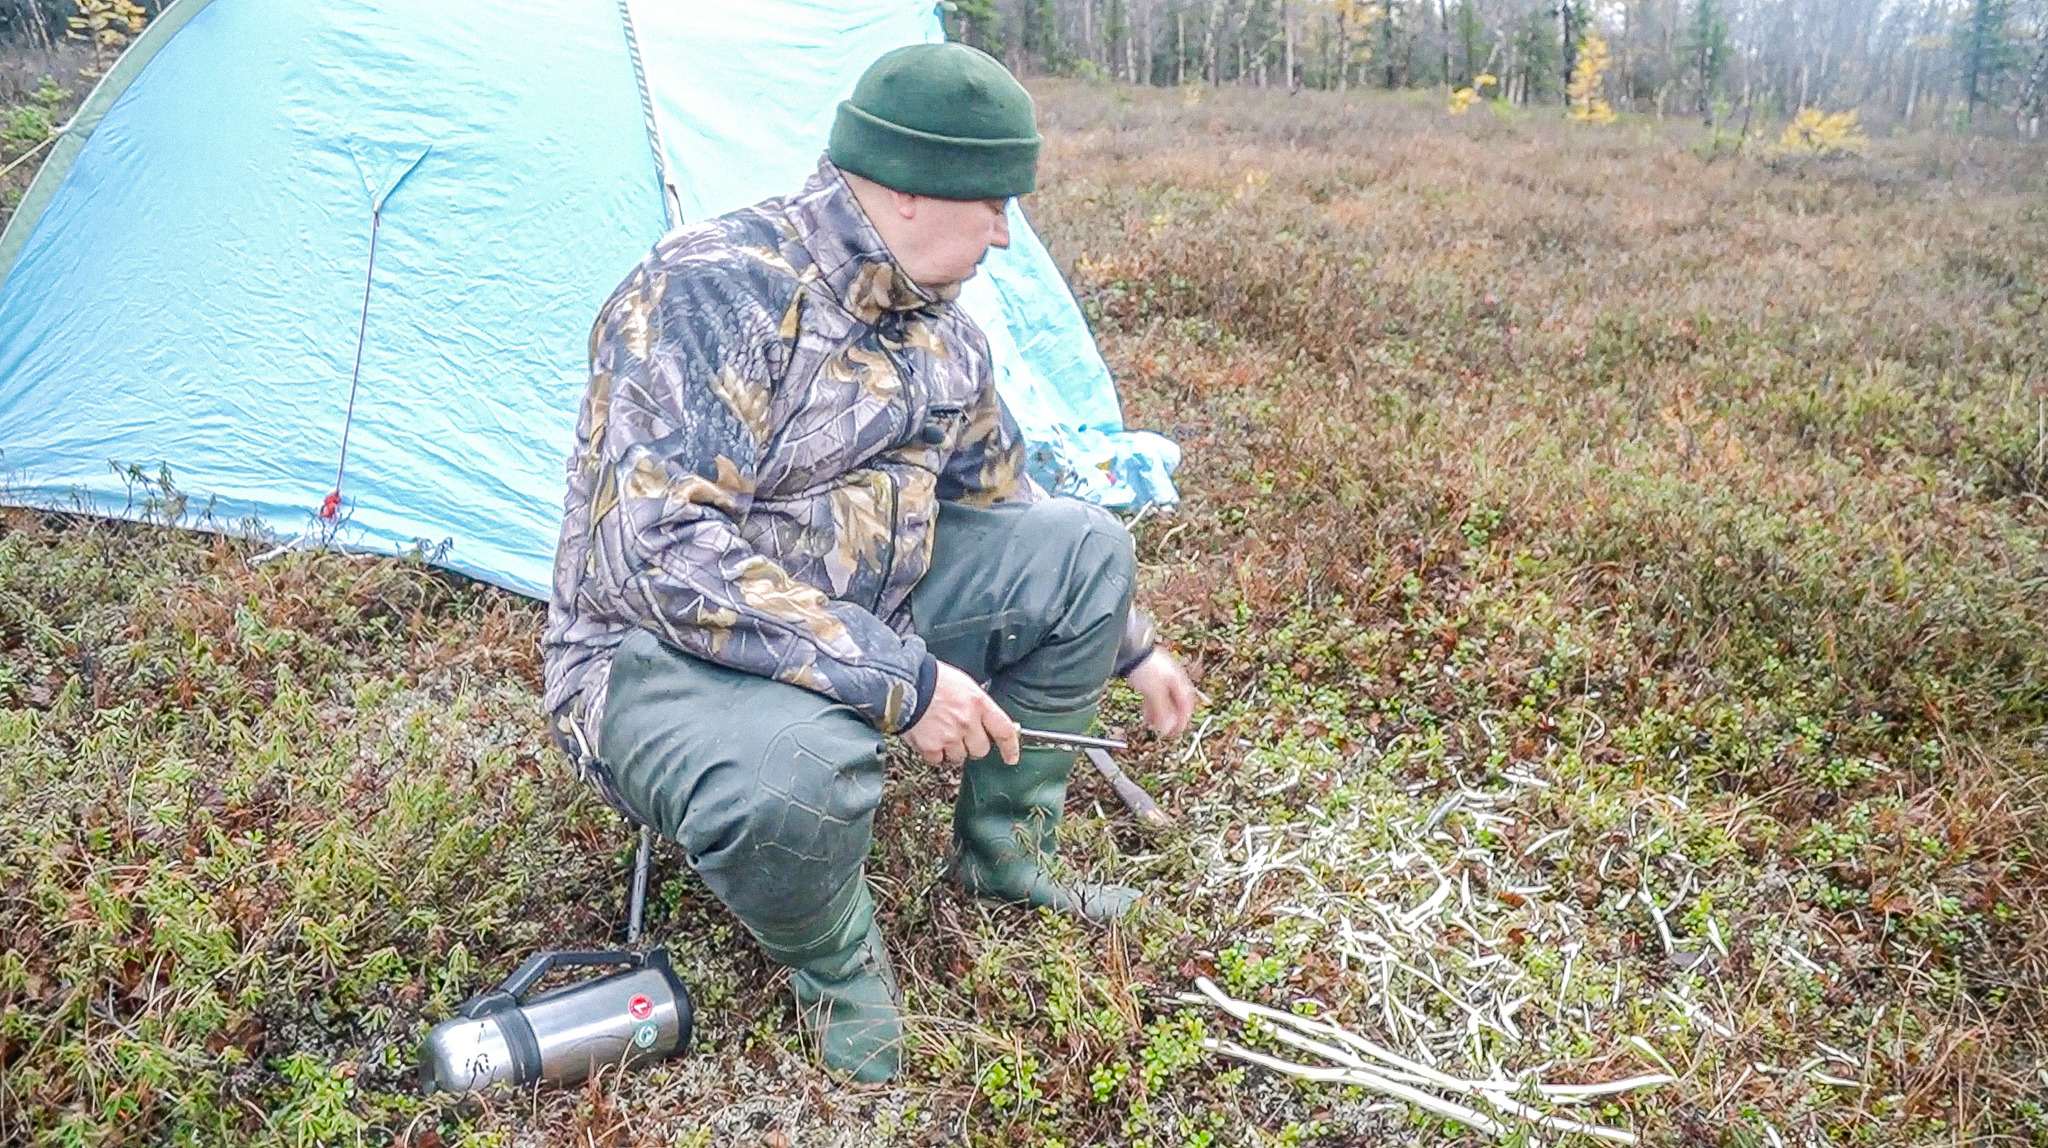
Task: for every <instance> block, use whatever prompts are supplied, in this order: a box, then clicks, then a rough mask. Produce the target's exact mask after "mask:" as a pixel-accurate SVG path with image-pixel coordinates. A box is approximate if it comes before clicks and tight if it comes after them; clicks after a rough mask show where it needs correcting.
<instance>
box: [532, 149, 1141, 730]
mask: <svg viewBox="0 0 2048 1148" xmlns="http://www.w3.org/2000/svg"><path fill="white" fill-rule="evenodd" d="M590 339H591V341H590V389H589V391H588V393H587V394H586V396H585V398H584V402H583V411H582V415H581V417H580V419H579V420H578V423H577V428H576V448H575V453H574V454H573V455H572V456H571V458H570V460H569V491H568V497H567V499H566V507H565V509H566V513H565V515H564V518H563V522H562V535H561V541H560V546H559V549H558V551H557V553H556V559H555V584H554V597H553V601H552V603H551V605H550V608H549V612H548V627H547V633H546V636H545V638H544V641H543V645H544V648H545V656H546V665H547V671H546V672H547V696H546V705H547V708H548V712H549V713H550V714H552V715H555V720H556V723H557V725H558V726H559V727H560V728H558V729H557V731H556V732H557V734H558V736H559V737H560V739H561V740H562V741H563V742H564V744H565V745H571V746H573V745H575V744H576V740H577V735H579V734H580V735H581V741H582V744H583V745H585V746H595V745H596V741H597V738H596V731H597V729H598V726H599V723H600V721H601V717H602V715H601V713H600V712H599V711H600V710H601V708H602V706H603V703H604V696H605V689H606V686H607V684H608V682H609V675H610V669H611V657H612V652H613V650H614V649H615V647H616V646H617V644H618V643H619V642H620V641H621V640H622V639H623V638H624V637H625V635H626V634H627V633H629V632H630V631H631V630H632V629H633V628H635V627H640V628H645V629H648V630H651V631H653V632H654V633H655V634H656V635H658V636H660V637H661V638H663V639H664V640H666V641H667V642H669V643H670V644H671V645H673V646H675V647H676V648H678V649H681V650H683V651H686V652H688V653H691V654H695V655H696V656H698V657H702V658H706V659H708V660H711V661H715V662H718V663H720V664H723V665H727V666H731V667H734V668H736V669H741V670H745V671H748V672H751V673H756V674H761V675H764V676H767V677H772V678H774V679H776V680H777V681H783V682H788V683H791V684H793V685H799V686H803V687H806V688H808V689H812V690H816V691H818V692H819V693H822V694H825V695H827V696H829V697H831V698H834V699H835V700H838V701H840V702H843V703H845V704H846V705H848V706H851V707H853V708H854V709H855V710H856V711H858V712H859V713H861V714H862V715H863V716H865V717H866V718H867V719H868V720H869V721H870V722H873V723H874V724H875V725H876V726H877V727H878V728H880V729H882V730H884V731H887V732H896V731H899V730H902V729H904V728H906V727H907V726H909V725H910V724H912V723H914V722H915V721H916V719H917V717H918V716H920V715H921V714H922V713H923V710H924V706H925V703H926V702H927V701H928V700H929V695H930V692H931V689H932V686H933V684H934V681H935V677H936V673H937V663H936V662H935V661H933V659H932V657H931V655H930V654H928V653H927V652H926V650H925V646H924V642H923V640H922V639H920V638H919V637H918V636H917V635H916V633H915V632H914V630H913V629H912V626H911V621H910V617H909V610H908V601H909V597H910V591H911V589H912V588H913V587H914V586H916V585H917V582H918V579H919V578H921V577H923V575H924V572H925V570H926V568H927V566H928V564H929V561H930V556H931V544H932V524H933V522H934V521H935V520H936V518H937V514H938V503H939V501H940V500H942V499H944V500H956V501H961V502H967V503H973V504H976V505H989V504H992V503H996V502H1002V501H1031V500H1036V499H1039V498H1043V497H1045V495H1044V493H1043V492H1042V491H1041V490H1040V489H1039V488H1038V486H1037V485H1036V484H1035V483H1033V482H1032V481H1031V479H1030V478H1029V477H1028V476H1027V475H1025V474H1024V472H1023V458H1024V452H1023V444H1022V440H1021V437H1020V435H1019V433H1018V430H1017V426H1016V424H1015V422H1013V421H1012V420H1011V418H1010V415H1009V412H1008V411H1007V410H1005V409H1004V407H1003V404H1002V400H1001V399H1000V398H999V397H998V396H997V394H996V390H995V384H994V376H993V372H992V369H991V366H990V363H989V353H988V345H987V342H986V340H985V338H984V337H983V335H982V333H981V330H980V329H979V328H978V327H976V326H975V325H974V322H973V320H972V319H970V318H968V316H967V315H966V314H965V313H964V312H962V311H960V310H959V309H958V308H956V307H954V306H952V305H951V302H950V299H948V298H945V297H942V296H940V295H939V294H935V293H933V292H932V291H929V290H927V289H924V288H922V287H919V286H918V285H917V284H915V283H913V282H911V280H910V279H909V277H908V276H906V275H905V274H904V273H903V271H902V270H901V269H900V268H899V267H898V266H897V264H896V263H895V262H894V260H892V259H891V258H890V256H889V254H888V251H887V249H886V248H885V247H884V246H883V244H882V240H881V237H880V236H879V235H878V234H876V232H875V230H874V228H873V226H872V225H871V224H870V223H869V222H868V220H867V217H866V216H865V215H864V214H863V213H862V211H861V209H860V206H859V204H858V202H857V201H856V200H855V199H854V197H853V193H852V190H851V189H850V188H848V186H847V185H846V182H845V180H844V179H842V178H841V177H840V175H839V173H838V171H837V169H835V168H834V167H833V166H832V165H831V163H830V162H829V161H824V162H821V163H820V165H819V168H818V171H817V173H816V174H815V175H814V176H812V177H811V179H810V180H809V182H807V183H806V184H805V185H804V187H803V189H802V190H801V191H799V192H797V193H796V194H795V195H792V196H788V197H785V198H781V199H771V200H766V201H764V202H762V203H759V204H756V205H754V206H752V207H748V208H743V209H741V210H739V211H735V212H732V213H731V214H728V215H724V216H720V217H718V218H716V219H711V220H706V221H704V222H703V223H700V224H696V225H694V226H690V227H685V228H683V229H681V230H678V231H676V232H674V233H672V234H670V235H668V236H667V237H665V238H664V239H663V240H662V241H661V242H660V243H659V244H657V245H656V247H655V249H654V251H653V252H652V253H651V254H649V255H648V256H647V257H646V258H645V259H642V260H641V261H640V263H639V265H638V266H636V267H635V268H634V269H633V271H632V272H631V273H630V274H629V275H628V276H627V277H626V279H625V281H624V282H623V283H622V284H620V286H619V288H618V290H617V291H616V292H615V293H614V294H613V295H612V297H611V299H610V300H609V301H608V302H607V303H606V304H605V306H604V308H603V309H602V310H601V311H600V312H599V314H598V319H597V323H596V326H595V327H594V328H593V330H592V331H591V337H590ZM1132 614H1133V619H1134V621H1133V624H1132V625H1131V626H1128V627H1127V636H1126V651H1125V654H1124V656H1122V657H1121V658H1120V665H1123V666H1124V667H1125V668H1128V666H1129V665H1130V664H1134V662H1135V661H1136V660H1138V659H1140V658H1142V655H1143V651H1144V650H1147V649H1149V648H1150V628H1149V623H1145V622H1144V621H1143V617H1142V615H1140V614H1138V612H1137V611H1136V610H1133V611H1132ZM1140 644H1141V645H1140ZM1134 646H1136V647H1138V652H1137V654H1136V655H1135V656H1133V655H1132V654H1131V652H1130V651H1131V649H1132V648H1133V647H1134Z"/></svg>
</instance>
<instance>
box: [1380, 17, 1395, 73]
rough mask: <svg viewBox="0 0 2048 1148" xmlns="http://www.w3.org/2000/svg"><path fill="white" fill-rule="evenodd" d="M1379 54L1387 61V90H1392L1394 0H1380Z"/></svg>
mask: <svg viewBox="0 0 2048 1148" xmlns="http://www.w3.org/2000/svg"><path fill="white" fill-rule="evenodd" d="M1380 55H1381V56H1384V57H1385V58H1386V61H1387V90H1388V91H1390V92H1391V91H1393V90H1394V0H1380Z"/></svg>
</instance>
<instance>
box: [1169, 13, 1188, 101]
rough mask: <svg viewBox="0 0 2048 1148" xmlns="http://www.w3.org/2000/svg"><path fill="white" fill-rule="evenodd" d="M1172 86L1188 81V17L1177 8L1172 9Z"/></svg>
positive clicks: (1178, 85)
mask: <svg viewBox="0 0 2048 1148" xmlns="http://www.w3.org/2000/svg"><path fill="white" fill-rule="evenodd" d="M1173 42H1174V50H1173V86H1174V87H1176V88H1177V87H1180V86H1181V85H1182V84H1185V83H1187V82H1188V18H1187V13H1185V12H1183V11H1181V10H1180V9H1178V8H1175V9H1174V10H1173Z"/></svg>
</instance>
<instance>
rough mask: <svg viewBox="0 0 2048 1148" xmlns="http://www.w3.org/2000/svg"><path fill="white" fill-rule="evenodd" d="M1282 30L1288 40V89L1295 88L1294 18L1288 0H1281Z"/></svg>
mask: <svg viewBox="0 0 2048 1148" xmlns="http://www.w3.org/2000/svg"><path fill="white" fill-rule="evenodd" d="M1280 32H1281V36H1282V37H1283V38H1284V39H1285V40H1286V42H1287V43H1286V53H1287V62H1286V63H1287V90H1288V91H1290V92H1291V91H1293V90H1294V18H1293V17H1292V16H1291V15H1289V14H1288V9H1287V0H1280Z"/></svg>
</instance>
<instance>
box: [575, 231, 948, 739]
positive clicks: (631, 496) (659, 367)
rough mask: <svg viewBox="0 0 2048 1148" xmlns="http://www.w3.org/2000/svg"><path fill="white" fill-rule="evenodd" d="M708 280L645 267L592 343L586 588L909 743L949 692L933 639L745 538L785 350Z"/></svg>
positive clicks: (654, 626)
mask: <svg viewBox="0 0 2048 1148" xmlns="http://www.w3.org/2000/svg"><path fill="white" fill-rule="evenodd" d="M708 278H709V277H706V278H699V277H691V276H663V275H661V274H659V273H658V272H650V271H649V270H647V269H645V268H643V269H642V271H641V272H640V273H639V275H638V276H637V277H636V279H635V280H634V281H633V282H632V283H631V284H629V285H628V287H627V288H626V289H623V290H621V291H620V293H619V294H618V295H616V296H614V298H613V300H612V302H611V304H610V305H608V306H607V308H606V309H605V312H604V313H603V314H602V315H600V316H599V318H598V325H597V329H596V330H595V331H593V332H592V334H591V389H590V398H589V399H588V400H587V401H588V402H589V404H590V408H589V409H588V410H587V411H586V413H585V419H586V423H587V425H588V428H589V434H588V444H587V447H586V449H587V450H588V452H589V454H588V456H587V457H588V458H589V464H590V465H594V466H596V467H597V468H599V469H598V473H597V474H596V475H595V481H594V482H593V483H592V494H591V501H592V505H591V507H590V522H591V540H590V541H591V545H590V563H591V569H590V574H591V577H589V578H586V579H585V583H586V585H589V586H591V587H592V592H594V593H598V594H606V595H610V596H612V598H613V601H611V602H609V603H606V605H607V606H609V607H610V612H612V613H614V614H615V615H616V616H620V617H623V618H625V619H626V620H628V621H630V622H632V623H633V624H635V625H638V626H641V627H643V628H645V629H648V630H651V631H653V632H654V633H655V634H657V635H658V636H660V637H661V638H663V639H664V640H666V641H667V642H669V643H670V644H671V645H673V646H675V647H676V648H678V649H681V650H684V651H686V652H688V653H691V654H695V655H696V656H698V657H701V658H705V659H707V660H709V661H713V662H717V663H719V664H721V665H726V666H730V667H732V668H734V669H737V670H743V671H746V672H748V673H753V674H760V675H762V676H764V677H770V678H773V679H775V680H776V681H781V682H787V683H789V684H791V685H797V686H802V687H804V688H806V689H810V690H815V691H817V692H818V693H821V694H824V695H826V696H827V697H830V698H833V699H834V700H836V701H839V702H843V703H844V704H846V705H848V706H851V707H852V708H854V709H855V710H857V711H859V712H860V713H861V714H862V716H864V717H866V718H867V719H868V720H869V721H870V722H872V723H873V724H874V725H875V726H876V727H877V728H880V729H882V730H884V731H887V732H895V731H897V730H900V729H902V728H904V727H905V726H907V725H908V724H910V723H911V721H913V720H914V719H915V717H916V716H917V715H919V714H920V713H921V712H922V710H923V708H924V702H925V700H926V698H925V696H924V695H926V694H928V693H929V691H930V688H931V684H932V682H933V681H934V677H935V673H936V668H937V667H936V664H935V663H934V662H933V661H932V658H931V655H929V654H928V653H926V651H925V648H924V643H923V641H922V640H921V639H919V638H917V637H916V636H914V635H912V636H900V635H898V634H897V633H896V632H895V631H894V630H892V629H890V628H889V627H888V626H887V625H886V624H884V623H883V622H882V621H881V620H880V619H879V618H876V617H875V616H874V615H873V614H872V613H870V612H868V611H867V610H864V609H862V608H860V607H859V606H856V605H853V604H851V603H848V602H840V601H835V600H833V599H831V598H829V597H827V596H826V595H825V593H824V592H823V591H821V590H819V589H818V588H816V587H814V586H811V585H809V584H808V583H805V582H802V581H799V580H798V579H796V578H793V577H791V576H790V574H789V573H788V572H787V571H786V570H784V569H783V568H782V566H780V565H779V564H777V563H776V562H774V561H773V560H771V559H769V558H768V557H766V556H764V555H763V554H762V553H761V552H760V551H759V550H757V549H756V548H755V547H754V546H753V545H752V544H751V543H749V542H748V541H747V540H746V538H745V537H743V536H742V533H741V530H740V527H739V524H740V523H741V522H742V521H744V519H745V517H746V514H747V509H748V507H749V505H750V504H751V502H752V500H753V494H754V476H755V466H756V459H757V457H758V455H759V453H760V452H761V451H762V450H764V449H765V447H766V445H767V442H768V436H769V430H770V428H769V405H770V400H771V398H772V394H773V382H772V381H773V379H774V378H775V377H776V371H775V368H776V366H777V361H778V359H779V356H780V354H781V353H782V352H781V348H782V344H781V342H780V340H779V339H778V338H777V332H776V328H775V324H774V322H773V320H771V319H770V318H768V317H767V315H766V313H765V311H763V310H762V309H761V307H760V306H759V304H758V303H756V302H755V301H754V300H752V299H751V298H750V297H749V295H748V293H747V292H745V291H743V290H737V289H735V290H725V289H723V286H722V285H721V284H718V283H716V282H715V281H707V280H708Z"/></svg>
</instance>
